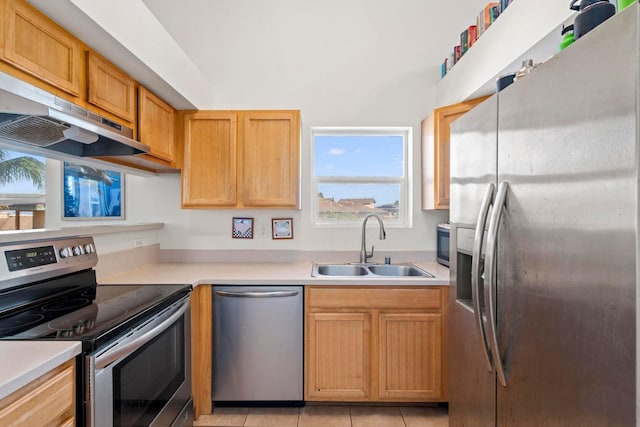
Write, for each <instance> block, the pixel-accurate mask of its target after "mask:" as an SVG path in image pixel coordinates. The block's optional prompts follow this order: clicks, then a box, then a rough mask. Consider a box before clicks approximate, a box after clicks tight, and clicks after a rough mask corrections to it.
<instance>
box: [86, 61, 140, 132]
mask: <svg viewBox="0 0 640 427" xmlns="http://www.w3.org/2000/svg"><path fill="white" fill-rule="evenodd" d="M87 93H88V99H87V100H88V102H89V103H90V104H92V105H95V106H96V107H99V108H101V109H103V110H105V111H108V112H109V113H111V114H114V115H115V116H117V117H120V118H121V119H123V120H126V121H127V122H133V121H135V118H136V82H135V81H134V80H133V79H132V78H131V77H129V75H128V74H126V73H125V72H123V71H122V70H120V69H119V68H117V67H116V66H114V65H113V64H111V63H110V62H108V61H107V60H105V59H104V58H102V57H100V56H99V55H98V54H96V53H95V52H92V51H89V52H87Z"/></svg>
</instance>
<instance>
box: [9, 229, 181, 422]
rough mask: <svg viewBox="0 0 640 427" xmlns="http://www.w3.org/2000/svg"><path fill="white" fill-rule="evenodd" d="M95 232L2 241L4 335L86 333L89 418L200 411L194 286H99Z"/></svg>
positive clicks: (82, 366) (84, 385)
mask: <svg viewBox="0 0 640 427" xmlns="http://www.w3.org/2000/svg"><path fill="white" fill-rule="evenodd" d="M97 262H98V256H97V253H96V248H95V244H94V242H93V239H92V238H91V237H73V238H62V239H53V240H37V241H30V242H19V243H11V244H0V339H1V340H70V341H80V342H82V354H81V355H80V356H79V357H78V358H77V364H78V369H77V372H78V377H77V399H76V401H77V420H78V425H80V426H87V427H102V426H108V427H111V426H114V427H125V426H126V427H133V426H162V427H166V426H181V425H190V423H191V421H192V419H193V410H192V401H191V355H190V351H191V343H190V331H191V329H190V328H191V324H190V318H191V316H190V305H189V294H190V292H191V286H190V285H97V282H96V274H95V270H94V267H95V266H96V264H97Z"/></svg>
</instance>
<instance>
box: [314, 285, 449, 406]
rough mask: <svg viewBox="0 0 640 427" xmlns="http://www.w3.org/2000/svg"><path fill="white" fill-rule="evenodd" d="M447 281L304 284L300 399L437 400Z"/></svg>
mask: <svg viewBox="0 0 640 427" xmlns="http://www.w3.org/2000/svg"><path fill="white" fill-rule="evenodd" d="M446 293H447V288H446V287H435V286H430V287H420V288H418V287H411V288H400V287H388V288H377V287H344V286H340V287H329V286H309V287H307V288H306V295H305V304H306V308H305V315H306V319H305V320H306V322H305V327H306V334H305V352H306V353H305V369H306V372H305V400H307V401H340V402H384V401H386V402H440V401H445V400H446V387H445V383H444V379H443V374H442V373H443V371H444V369H443V364H444V357H443V354H444V353H443V348H444V341H445V337H444V330H445V325H444V323H445V306H444V301H445V300H446Z"/></svg>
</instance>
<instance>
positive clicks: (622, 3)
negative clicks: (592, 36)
mask: <svg viewBox="0 0 640 427" xmlns="http://www.w3.org/2000/svg"><path fill="white" fill-rule="evenodd" d="M634 1H636V0H618V12H620V11H621V10H622V9H624V8H625V7H627V6H631V4H632V3H633V2H634Z"/></svg>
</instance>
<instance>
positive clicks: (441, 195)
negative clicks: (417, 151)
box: [421, 96, 488, 210]
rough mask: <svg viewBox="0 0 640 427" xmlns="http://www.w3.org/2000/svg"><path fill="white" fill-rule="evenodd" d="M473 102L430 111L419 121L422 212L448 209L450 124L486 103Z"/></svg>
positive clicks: (477, 100)
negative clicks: (420, 130)
mask: <svg viewBox="0 0 640 427" xmlns="http://www.w3.org/2000/svg"><path fill="white" fill-rule="evenodd" d="M487 98H488V97H486V96H485V97H482V98H476V99H472V100H469V101H464V102H460V103H458V104H453V105H448V106H446V107H440V108H436V109H435V110H433V113H432V114H430V115H429V116H428V117H427V118H425V119H424V120H423V121H422V137H421V138H422V209H423V210H432V209H449V160H450V159H449V137H450V126H451V123H452V122H453V121H454V120H455V119H457V118H458V117H460V116H462V115H464V114H465V113H466V112H467V111H469V110H471V109H472V108H473V107H475V106H476V105H478V104H479V103H481V102H482V101H484V100H485V99H487Z"/></svg>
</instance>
